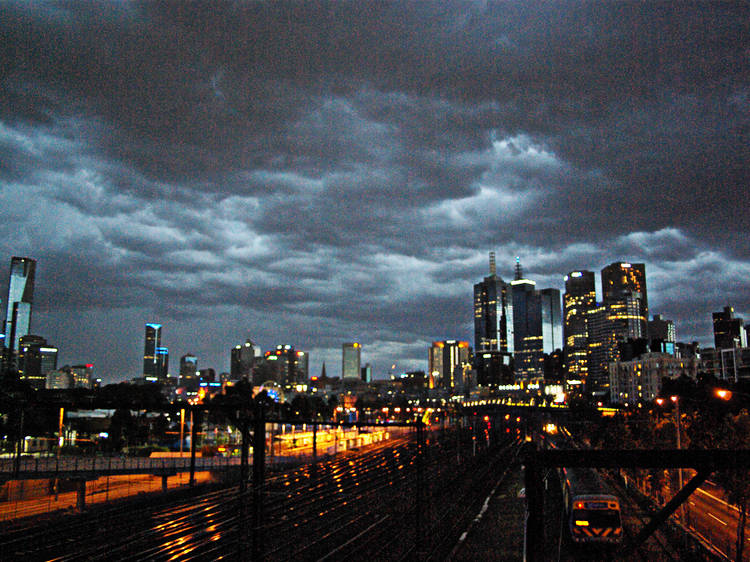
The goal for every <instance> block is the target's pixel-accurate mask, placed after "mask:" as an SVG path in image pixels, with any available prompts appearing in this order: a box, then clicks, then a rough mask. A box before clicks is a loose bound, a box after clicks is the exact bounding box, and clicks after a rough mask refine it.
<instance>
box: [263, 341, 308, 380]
mask: <svg viewBox="0 0 750 562" xmlns="http://www.w3.org/2000/svg"><path fill="white" fill-rule="evenodd" d="M254 375H259V376H260V377H261V378H262V377H264V376H269V377H271V379H272V380H273V381H275V382H277V383H279V384H282V385H283V384H294V383H297V382H303V380H304V379H303V378H302V377H303V376H306V373H303V372H301V371H300V369H299V356H298V355H297V351H295V349H294V347H293V346H291V345H289V344H284V345H277V346H276V349H275V350H273V351H266V353H265V363H264V365H263V367H262V368H261V369H260V372H256V373H254ZM255 378H256V379H257V377H255ZM264 382H267V379H266V380H263V381H260V380H254V381H253V384H263V383H264Z"/></svg>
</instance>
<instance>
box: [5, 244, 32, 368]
mask: <svg viewBox="0 0 750 562" xmlns="http://www.w3.org/2000/svg"><path fill="white" fill-rule="evenodd" d="M35 273H36V260H33V259H31V258H23V257H17V256H13V257H12V258H11V260H10V280H9V282H8V301H7V310H6V314H5V345H6V346H7V349H6V353H7V355H6V361H9V362H13V361H14V358H15V355H16V354H17V353H18V349H19V340H20V339H21V338H22V337H23V336H25V335H27V334H28V333H29V330H30V328H31V303H32V301H33V297H34V275H35Z"/></svg>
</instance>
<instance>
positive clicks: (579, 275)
mask: <svg viewBox="0 0 750 562" xmlns="http://www.w3.org/2000/svg"><path fill="white" fill-rule="evenodd" d="M582 275H583V273H581V272H580V271H574V272H573V273H571V274H570V276H571V277H581V276H582Z"/></svg>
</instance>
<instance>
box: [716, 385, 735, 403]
mask: <svg viewBox="0 0 750 562" xmlns="http://www.w3.org/2000/svg"><path fill="white" fill-rule="evenodd" d="M714 394H715V395H716V397H717V398H721V399H722V400H731V399H732V391H731V390H727V389H726V388H717V389H716V390H715V391H714Z"/></svg>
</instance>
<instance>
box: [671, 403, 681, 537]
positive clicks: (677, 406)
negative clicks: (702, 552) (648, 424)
mask: <svg viewBox="0 0 750 562" xmlns="http://www.w3.org/2000/svg"><path fill="white" fill-rule="evenodd" d="M669 399H670V400H671V401H672V402H674V405H675V408H676V411H675V415H676V416H677V417H676V419H675V423H676V424H677V450H678V451H679V450H680V449H681V448H682V440H681V434H682V417H681V416H680V397H679V396H670V397H669ZM677 485H678V486H679V487H680V490H682V467H680V468H678V469H677ZM680 519H681V520H682V522H683V523H684V522H685V503H684V502H683V503H681V504H680Z"/></svg>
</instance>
